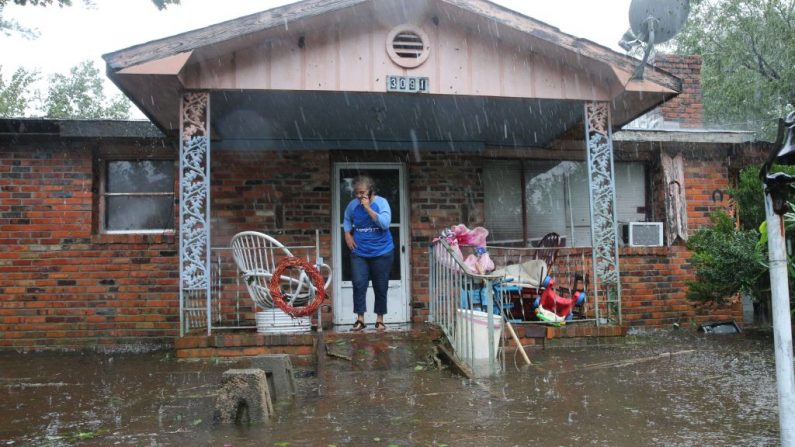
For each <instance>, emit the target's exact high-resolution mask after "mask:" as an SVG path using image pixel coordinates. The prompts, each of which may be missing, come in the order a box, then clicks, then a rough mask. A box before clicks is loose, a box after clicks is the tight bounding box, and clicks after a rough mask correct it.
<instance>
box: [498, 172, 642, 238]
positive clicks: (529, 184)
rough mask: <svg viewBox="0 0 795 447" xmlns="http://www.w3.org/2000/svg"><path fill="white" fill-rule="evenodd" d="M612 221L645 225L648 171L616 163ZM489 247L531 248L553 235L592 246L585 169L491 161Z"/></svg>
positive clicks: (586, 173)
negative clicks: (537, 241)
mask: <svg viewBox="0 0 795 447" xmlns="http://www.w3.org/2000/svg"><path fill="white" fill-rule="evenodd" d="M615 181H616V219H617V220H618V221H619V222H638V221H645V220H646V213H645V210H646V167H645V166H644V165H643V164H642V163H616V164H615ZM483 183H484V186H483V188H484V197H485V213H486V216H485V217H486V219H485V220H486V228H487V229H488V230H489V239H490V243H492V244H521V245H525V246H527V245H530V244H531V243H532V242H533V241H536V240H540V239H541V238H542V237H544V235H545V234H547V233H550V232H555V233H558V234H560V235H561V236H562V237H563V238H565V239H566V245H569V246H589V245H591V216H590V198H589V194H588V169H587V166H586V165H585V163H584V162H580V161H530V160H510V161H509V160H495V161H489V162H487V163H486V165H485V166H484V168H483Z"/></svg>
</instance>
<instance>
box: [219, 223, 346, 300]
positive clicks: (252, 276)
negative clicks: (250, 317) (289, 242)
mask: <svg viewBox="0 0 795 447" xmlns="http://www.w3.org/2000/svg"><path fill="white" fill-rule="evenodd" d="M231 246H232V257H233V258H234V260H235V263H236V264H237V268H238V269H240V273H241V275H242V277H243V282H245V284H246V288H248V293H249V295H250V296H251V299H252V300H253V301H254V303H255V304H256V305H257V306H259V307H261V308H263V309H271V308H273V307H274V306H273V298H272V297H271V293H270V289H269V286H270V281H271V278H272V277H273V271H274V270H275V269H276V266H277V265H278V264H279V262H280V261H281V260H282V259H284V258H286V257H289V256H293V254H292V253H291V252H290V250H288V249H287V247H285V246H284V245H283V244H282V243H280V242H279V241H277V240H276V239H274V238H272V237H271V236H268V235H267V234H264V233H259V232H256V231H244V232H242V233H238V234H236V235H235V236H234V237H232V241H231ZM320 273H321V275H325V276H326V283H325V284H324V285H323V288H324V289H328V287H329V285H330V284H331V267H329V266H328V265H326V264H322V265H320ZM281 291H282V295H283V296H284V300H285V301H286V302H287V303H288V304H290V305H291V306H294V307H295V306H303V305H305V304H307V303H308V302H310V301H311V300H312V299H314V297H315V293H316V292H317V291H316V289H315V286H314V284H312V281H311V280H310V278H309V276H308V275H307V274H306V272H304V271H303V270H300V269H292V268H290V269H286V270H285V271H284V273H283V274H282V276H281Z"/></svg>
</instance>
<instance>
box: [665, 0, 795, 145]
mask: <svg viewBox="0 0 795 447" xmlns="http://www.w3.org/2000/svg"><path fill="white" fill-rule="evenodd" d="M690 3H691V11H690V17H689V18H688V21H687V23H686V25H685V26H684V28H683V30H682V32H681V33H680V34H679V35H678V36H677V39H676V45H675V48H676V51H677V52H678V53H680V54H700V55H701V56H702V57H703V58H704V62H703V66H702V72H701V83H702V90H703V95H704V112H705V117H706V120H707V122H709V123H711V124H721V125H725V126H729V127H732V128H746V129H749V130H755V131H757V132H759V136H760V137H761V138H765V139H768V140H771V141H772V139H773V138H774V137H775V129H776V120H777V119H778V118H780V117H783V116H786V113H788V111H791V110H795V1H794V0H691V2H690Z"/></svg>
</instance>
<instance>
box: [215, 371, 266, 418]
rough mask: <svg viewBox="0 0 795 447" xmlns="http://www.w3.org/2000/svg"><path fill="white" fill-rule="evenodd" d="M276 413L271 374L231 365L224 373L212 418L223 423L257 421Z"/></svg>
mask: <svg viewBox="0 0 795 447" xmlns="http://www.w3.org/2000/svg"><path fill="white" fill-rule="evenodd" d="M271 414H273V404H272V403H271V397H270V391H269V390H268V377H267V375H266V374H265V371H263V370H261V369H256V368H250V369H230V370H227V371H225V372H224V374H223V376H222V377H221V389H220V390H219V391H218V396H217V397H216V399H215V411H214V413H213V420H214V421H215V422H220V423H222V424H231V423H235V424H242V423H257V422H264V421H267V420H268V418H269V417H270V415H271Z"/></svg>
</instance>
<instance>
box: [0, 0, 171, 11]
mask: <svg viewBox="0 0 795 447" xmlns="http://www.w3.org/2000/svg"><path fill="white" fill-rule="evenodd" d="M179 1H180V0H152V3H154V4H155V6H157V9H160V10H163V9H166V8H167V7H168V5H178V4H179ZM8 3H9V0H0V8H2V7H3V6H5V5H7V4H8ZM11 3H14V4H16V5H20V6H26V5H32V6H51V5H53V4H57V5H58V6H60V7H64V6H72V0H11ZM83 3H85V4H87V5H91V4H93V3H94V2H93V0H83Z"/></svg>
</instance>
